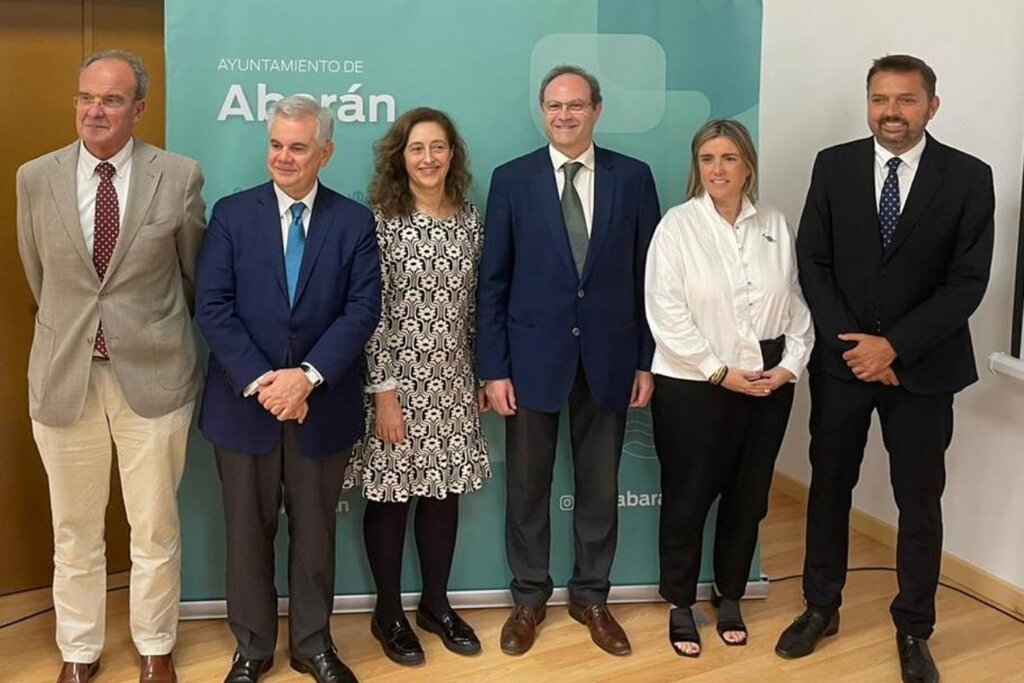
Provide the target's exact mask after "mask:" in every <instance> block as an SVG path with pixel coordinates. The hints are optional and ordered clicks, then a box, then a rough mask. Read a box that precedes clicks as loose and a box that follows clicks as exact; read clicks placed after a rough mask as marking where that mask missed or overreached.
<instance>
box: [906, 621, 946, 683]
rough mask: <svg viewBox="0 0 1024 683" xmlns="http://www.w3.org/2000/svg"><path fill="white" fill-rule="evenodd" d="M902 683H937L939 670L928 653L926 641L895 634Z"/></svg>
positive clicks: (908, 635)
mask: <svg viewBox="0 0 1024 683" xmlns="http://www.w3.org/2000/svg"><path fill="white" fill-rule="evenodd" d="M896 649H897V650H899V653H900V670H901V671H902V672H903V683H939V670H938V669H937V668H935V660H933V659H932V653H931V652H929V651H928V641H927V640H926V639H924V638H915V637H914V636H912V635H910V634H908V633H897V634H896Z"/></svg>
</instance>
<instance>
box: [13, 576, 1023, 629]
mask: <svg viewBox="0 0 1024 683" xmlns="http://www.w3.org/2000/svg"><path fill="white" fill-rule="evenodd" d="M846 571H847V573H849V572H890V573H892V574H895V573H896V567H872V566H867V567H850V568H849V569H847V570H846ZM803 576H804V575H803V574H789V575H788V576H780V577H779V578H777V579H773V578H771V577H768V581H769V583H782V582H784V581H792V580H793V579H802V578H803ZM939 585H940V586H942V587H943V588H947V589H949V590H951V591H954V592H956V593H959V594H960V595H963V596H966V597H968V598H970V599H971V600H974V601H975V602H978V603H981V604H982V605H984V606H985V607H988V608H989V609H992V610H995V611H996V612H999V613H1000V614H1002V615H1004V616H1007V617H1009V618H1011V619H1013V620H1014V621H1016V622H1017V623H1018V624H1024V618H1022V617H1020V616H1018V615H1016V614H1014V613H1013V612H1010V611H1009V610H1006V609H1003V608H1002V607H1000V606H999V605H996V604H994V603H991V602H989V601H988V600H985V599H984V598H979V597H978V596H977V595H974V594H972V593H969V592H967V591H965V590H964V589H962V588H958V587H957V586H953V585H951V584H948V583H946V582H945V581H941V580H940V581H939ZM123 590H128V586H118V587H117V588H110V589H108V590H107V592H108V593H113V592H114V591H123ZM52 611H53V607H47V608H46V609H41V610H39V611H38V612H33V613H32V614H26V615H25V616H23V617H18V618H17V619H14V620H12V621H8V622H6V623H3V624H0V630H3V629H5V628H7V627H9V626H15V625H17V624H20V623H22V622H23V621H28V620H29V619H34V618H35V617H38V616H42V615H43V614H46V613H47V612H52Z"/></svg>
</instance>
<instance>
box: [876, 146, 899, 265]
mask: <svg viewBox="0 0 1024 683" xmlns="http://www.w3.org/2000/svg"><path fill="white" fill-rule="evenodd" d="M901 161H902V160H901V159H900V158H899V157H893V158H892V159H889V161H887V162H885V165H886V166H888V167H889V175H887V176H886V177H885V182H884V183H882V196H881V198H880V199H879V201H878V225H879V228H880V229H881V231H882V247H884V248H886V249H888V248H889V245H890V244H891V243H892V237H893V235H895V234H896V221H898V220H899V219H900V178H899V176H898V175H896V169H897V168H899V165H900V163H901Z"/></svg>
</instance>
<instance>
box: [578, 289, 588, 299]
mask: <svg viewBox="0 0 1024 683" xmlns="http://www.w3.org/2000/svg"><path fill="white" fill-rule="evenodd" d="M585 295H586V292H584V291H583V290H582V289H581V290H579V291H578V292H576V296H578V297H579V298H581V299H582V298H583V297H584V296H585Z"/></svg>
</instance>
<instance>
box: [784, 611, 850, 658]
mask: <svg viewBox="0 0 1024 683" xmlns="http://www.w3.org/2000/svg"><path fill="white" fill-rule="evenodd" d="M836 633H839V610H834V609H832V610H828V609H821V608H819V607H811V606H810V605H808V606H807V609H805V610H804V613H803V614H801V615H800V616H799V617H797V618H796V619H795V620H793V623H792V624H790V625H789V627H788V628H787V629H786V630H785V631H783V632H782V635H781V636H779V642H778V644H776V646H775V654H777V655H778V656H780V657H784V658H786V659H796V658H797V657H806V656H807V655H809V654H811V653H812V652H814V648H815V646H817V644H818V641H820V640H821V639H822V638H824V637H825V636H834V635H835V634H836Z"/></svg>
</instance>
